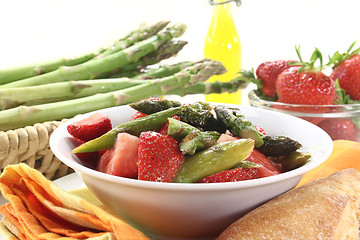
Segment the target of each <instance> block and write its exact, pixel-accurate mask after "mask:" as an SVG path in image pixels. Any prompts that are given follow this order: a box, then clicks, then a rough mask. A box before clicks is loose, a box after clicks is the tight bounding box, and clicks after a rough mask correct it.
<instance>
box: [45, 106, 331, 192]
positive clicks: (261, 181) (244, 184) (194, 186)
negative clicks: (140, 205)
mask: <svg viewBox="0 0 360 240" xmlns="http://www.w3.org/2000/svg"><path fill="white" fill-rule="evenodd" d="M210 104H225V105H234V106H237V107H239V108H240V109H248V110H250V111H252V110H255V111H260V112H262V111H265V112H269V113H270V112H271V113H270V114H275V115H279V116H283V115H286V117H287V118H293V120H294V121H302V122H303V124H308V125H309V126H310V127H313V128H317V129H318V131H320V132H322V133H323V137H324V139H325V141H326V142H324V144H325V145H326V150H327V151H326V152H325V153H324V154H323V155H322V156H321V158H320V159H316V161H310V162H308V163H307V164H305V165H303V166H301V167H299V168H297V169H294V170H291V171H288V172H285V173H281V174H278V175H274V176H270V177H264V178H258V179H252V180H246V181H238V182H225V183H211V184H207V183H206V184H205V183H165V182H151V181H142V180H138V179H131V178H125V177H119V176H113V175H109V174H106V173H102V172H99V171H96V170H94V169H91V168H88V167H86V166H83V165H81V164H80V163H78V162H77V160H76V159H75V157H74V156H71V157H69V156H65V155H63V154H62V153H61V152H60V151H59V150H58V148H56V147H55V146H56V145H57V144H58V143H59V142H60V140H61V139H62V138H59V136H61V135H62V134H61V133H62V132H63V133H64V134H63V135H64V136H63V138H69V139H71V138H72V137H71V136H70V134H68V132H67V130H66V127H67V125H69V124H70V123H72V122H75V121H78V120H80V119H82V118H85V117H86V116H88V115H90V114H92V113H94V112H98V111H111V110H112V109H113V108H123V107H129V106H128V105H122V106H116V107H111V108H105V109H100V110H97V111H92V112H89V113H85V114H83V115H81V116H76V117H74V118H72V119H69V120H68V121H66V122H65V123H62V124H61V125H60V126H59V127H57V128H56V129H55V130H54V132H53V133H52V134H51V136H50V140H49V144H50V148H51V150H52V152H53V153H54V155H55V156H56V157H57V158H58V159H59V160H60V161H61V162H63V163H64V164H65V165H67V166H69V167H70V168H72V169H74V170H75V172H76V173H77V174H79V175H80V176H81V175H82V174H86V175H89V176H91V177H95V178H98V179H100V180H103V181H107V182H112V183H119V184H125V185H128V186H130V187H137V188H147V189H158V190H170V191H184V190H185V191H214V190H217V191H222V190H227V189H246V188H253V187H256V186H264V185H269V184H272V183H276V182H280V181H283V180H286V179H292V178H296V177H299V176H302V175H304V174H305V173H306V172H308V171H310V170H311V169H314V168H315V167H317V166H319V165H320V164H322V163H323V162H325V161H326V160H327V159H328V158H329V156H330V155H331V152H332V149H333V142H332V140H331V138H330V136H329V135H328V134H327V133H326V132H325V131H324V130H322V129H321V128H319V127H317V126H316V125H314V124H311V123H309V122H307V121H305V120H303V119H300V118H297V117H294V116H291V115H288V114H285V113H281V112H274V111H272V110H268V109H261V108H256V107H252V106H244V105H236V104H227V103H211V102H210ZM70 154H71V153H70ZM81 177H82V176H81ZM84 182H85V181H84ZM85 184H86V182H85Z"/></svg>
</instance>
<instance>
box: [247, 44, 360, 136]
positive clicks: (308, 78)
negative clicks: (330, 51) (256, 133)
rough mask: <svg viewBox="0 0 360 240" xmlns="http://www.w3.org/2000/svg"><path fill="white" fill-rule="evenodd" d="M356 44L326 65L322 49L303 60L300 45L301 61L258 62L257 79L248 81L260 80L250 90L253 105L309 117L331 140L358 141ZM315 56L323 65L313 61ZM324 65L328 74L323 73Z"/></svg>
mask: <svg viewBox="0 0 360 240" xmlns="http://www.w3.org/2000/svg"><path fill="white" fill-rule="evenodd" d="M354 45H355V43H353V44H352V45H351V46H350V47H349V48H348V50H347V51H346V52H345V53H342V54H341V53H339V52H336V53H335V54H334V55H333V56H332V57H331V58H330V61H329V62H328V63H327V64H326V65H323V64H322V63H323V59H322V55H321V52H320V51H319V50H318V49H315V51H314V52H313V54H312V56H311V57H310V61H309V62H304V61H303V60H302V57H301V55H300V48H299V47H297V48H296V51H297V54H298V56H299V61H286V60H276V61H267V62H264V63H262V64H260V65H259V66H258V68H257V70H256V79H255V78H254V79H251V80H250V81H252V82H255V83H256V84H257V89H255V90H253V91H251V92H250V93H249V95H248V97H249V103H250V105H251V106H255V107H261V108H267V109H271V110H276V111H280V112H284V113H287V114H291V115H293V116H296V117H300V118H302V119H305V120H307V121H309V122H311V123H313V124H315V125H317V126H318V127H320V128H322V129H323V130H324V131H325V132H326V133H328V134H329V136H330V137H331V138H332V140H350V141H357V142H359V141H360V54H359V52H360V48H358V49H356V50H353V51H352V49H353V47H354ZM317 61H320V66H315V62H317ZM326 70H330V74H328V75H327V74H325V71H326ZM264 72H265V73H264ZM258 73H260V74H258ZM269 76H271V77H269ZM269 78H270V79H271V80H269ZM269 82H271V83H272V84H269ZM269 88H271V90H269ZM269 92H271V93H272V94H269Z"/></svg>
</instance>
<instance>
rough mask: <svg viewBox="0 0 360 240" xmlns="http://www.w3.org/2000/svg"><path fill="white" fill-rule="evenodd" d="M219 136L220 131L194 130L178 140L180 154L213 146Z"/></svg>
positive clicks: (189, 153) (192, 152)
mask: <svg viewBox="0 0 360 240" xmlns="http://www.w3.org/2000/svg"><path fill="white" fill-rule="evenodd" d="M219 137H220V133H218V132H216V131H205V132H203V131H200V130H195V131H192V132H190V133H189V134H188V135H187V136H186V137H185V138H184V139H182V140H181V141H180V143H179V149H180V151H181V152H182V154H187V155H194V154H195V153H196V152H199V151H201V150H203V149H206V148H209V147H211V146H214V145H215V144H216V141H217V140H218V139H219Z"/></svg>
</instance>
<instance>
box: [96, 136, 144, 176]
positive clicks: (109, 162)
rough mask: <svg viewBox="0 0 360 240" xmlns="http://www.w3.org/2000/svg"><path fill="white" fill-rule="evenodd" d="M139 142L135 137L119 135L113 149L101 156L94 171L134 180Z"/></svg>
mask: <svg viewBox="0 0 360 240" xmlns="http://www.w3.org/2000/svg"><path fill="white" fill-rule="evenodd" d="M139 141H140V140H139V138H138V137H136V136H133V135H130V134H128V133H119V134H118V135H117V138H116V141H115V145H114V148H112V149H108V150H106V151H105V152H104V153H103V154H102V155H101V157H100V160H99V163H98V165H97V167H96V170H98V171H100V172H104V173H107V174H111V175H115V176H120V177H128V178H136V177H137V171H138V167H137V161H138V148H139Z"/></svg>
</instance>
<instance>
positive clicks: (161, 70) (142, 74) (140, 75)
mask: <svg viewBox="0 0 360 240" xmlns="http://www.w3.org/2000/svg"><path fill="white" fill-rule="evenodd" d="M192 65H194V62H192V61H184V62H179V63H175V64H171V65H168V64H166V65H160V66H158V67H156V68H154V66H148V67H146V68H144V69H141V70H140V71H136V70H135V71H134V70H133V71H122V72H120V73H114V74H112V75H111V76H109V77H111V78H121V77H129V78H136V79H155V78H163V77H167V76H170V75H173V74H175V73H177V72H180V71H181V70H183V69H184V68H186V67H188V66H192Z"/></svg>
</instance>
